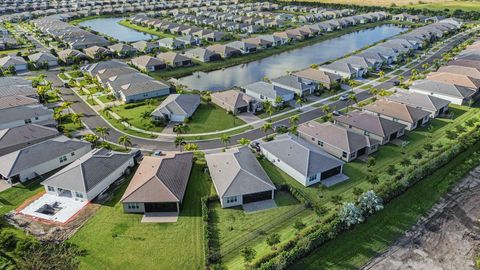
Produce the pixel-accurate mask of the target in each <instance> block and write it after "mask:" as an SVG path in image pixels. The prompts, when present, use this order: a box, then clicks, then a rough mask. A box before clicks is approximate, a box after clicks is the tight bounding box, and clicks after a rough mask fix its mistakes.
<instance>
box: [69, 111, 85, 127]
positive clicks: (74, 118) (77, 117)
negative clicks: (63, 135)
mask: <svg viewBox="0 0 480 270" xmlns="http://www.w3.org/2000/svg"><path fill="white" fill-rule="evenodd" d="M82 117H83V114H81V113H72V114H71V115H70V120H72V123H73V124H74V125H77V126H81V125H82V121H81V118H82Z"/></svg>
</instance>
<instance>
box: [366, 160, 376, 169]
mask: <svg viewBox="0 0 480 270" xmlns="http://www.w3.org/2000/svg"><path fill="white" fill-rule="evenodd" d="M375 163H376V160H375V158H374V157H368V159H367V167H368V168H370V167H373V166H375Z"/></svg>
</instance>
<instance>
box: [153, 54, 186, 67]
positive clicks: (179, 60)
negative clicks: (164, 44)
mask: <svg viewBox="0 0 480 270" xmlns="http://www.w3.org/2000/svg"><path fill="white" fill-rule="evenodd" d="M157 58H158V59H160V60H162V61H163V62H165V63H166V64H167V65H169V66H171V67H174V68H175V67H186V66H191V65H192V64H193V63H192V60H191V59H190V58H188V57H185V56H183V55H181V54H179V53H176V52H165V53H160V54H158V55H157Z"/></svg>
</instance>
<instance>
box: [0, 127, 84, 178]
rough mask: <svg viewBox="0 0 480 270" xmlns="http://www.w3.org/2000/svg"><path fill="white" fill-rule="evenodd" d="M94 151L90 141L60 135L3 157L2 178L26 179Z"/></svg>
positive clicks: (0, 158)
mask: <svg viewBox="0 0 480 270" xmlns="http://www.w3.org/2000/svg"><path fill="white" fill-rule="evenodd" d="M90 150H91V145H90V143H88V142H84V141H80V140H75V139H69V138H67V137H65V136H59V137H56V138H53V139H50V140H47V141H43V142H40V143H37V144H34V145H31V146H28V147H26V148H23V149H21V150H18V151H14V152H11V153H9V154H6V155H4V156H0V179H5V180H7V181H8V182H9V183H17V182H25V181H27V180H31V179H33V178H35V177H38V176H40V175H43V174H45V173H48V172H51V171H53V170H55V169H58V168H61V167H63V166H65V165H67V164H69V163H71V162H73V161H75V160H77V159H78V158H80V157H81V156H83V155H85V154H86V153H88V152H89V151H90Z"/></svg>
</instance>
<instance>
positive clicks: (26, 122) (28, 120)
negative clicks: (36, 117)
mask: <svg viewBox="0 0 480 270" xmlns="http://www.w3.org/2000/svg"><path fill="white" fill-rule="evenodd" d="M24 122H25V124H30V123H32V119H25V120H24Z"/></svg>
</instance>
